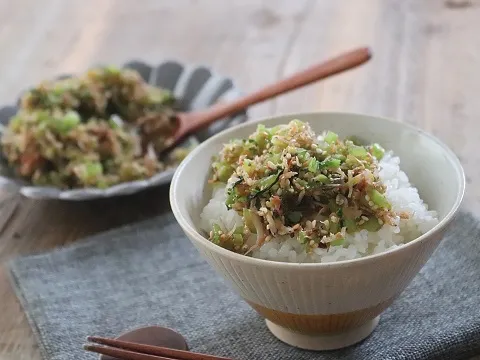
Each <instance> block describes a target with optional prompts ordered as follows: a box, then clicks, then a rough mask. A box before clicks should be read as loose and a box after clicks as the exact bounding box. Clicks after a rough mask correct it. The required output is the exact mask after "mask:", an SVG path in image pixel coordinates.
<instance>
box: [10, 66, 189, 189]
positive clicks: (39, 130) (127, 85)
mask: <svg viewBox="0 0 480 360" xmlns="http://www.w3.org/2000/svg"><path fill="white" fill-rule="evenodd" d="M174 104H175V99H174V97H173V96H172V94H171V93H170V92H169V91H166V90H163V89H160V88H156V87H153V86H151V85H149V84H147V83H146V82H145V81H144V80H143V79H142V77H141V76H140V74H139V73H137V72H136V71H134V70H131V69H118V68H115V67H104V68H97V69H92V70H89V71H88V72H86V73H85V74H83V75H81V76H77V77H72V78H66V79H61V80H56V81H52V82H46V83H42V84H40V85H39V86H37V87H35V88H33V89H31V90H30V91H28V92H27V93H26V94H25V95H24V96H23V98H22V100H21V105H20V109H19V111H18V113H17V114H16V116H14V117H13V118H12V119H11V121H10V123H9V125H8V128H6V129H5V131H4V133H3V136H2V149H3V153H4V156H5V157H6V158H7V160H8V161H9V163H10V165H11V166H12V167H14V168H15V170H16V171H17V172H18V173H19V175H21V176H22V177H24V178H26V179H28V180H30V181H32V183H33V184H36V185H53V186H56V187H59V188H63V189H68V188H81V187H98V188H105V187H109V186H112V185H114V184H118V183H122V182H126V181H132V180H139V179H146V178H149V177H151V176H153V175H154V174H156V173H157V172H159V171H161V170H163V169H165V168H166V167H170V166H173V165H175V163H178V162H179V161H181V160H182V158H183V157H184V156H185V154H184V152H185V151H183V152H182V150H180V149H178V150H177V151H174V152H172V153H171V154H170V155H169V156H168V157H167V158H165V159H160V158H159V155H158V154H159V153H160V151H161V150H163V148H164V147H165V146H166V145H169V144H166V142H168V140H169V139H170V135H171V134H172V132H173V131H174V130H175V127H176V126H177V124H176V121H175V117H174V115H175V112H174V109H173V106H174Z"/></svg>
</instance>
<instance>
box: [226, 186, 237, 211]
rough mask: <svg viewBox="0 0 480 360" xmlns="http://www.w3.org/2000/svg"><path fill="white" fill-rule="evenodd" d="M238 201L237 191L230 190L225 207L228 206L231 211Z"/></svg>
mask: <svg viewBox="0 0 480 360" xmlns="http://www.w3.org/2000/svg"><path fill="white" fill-rule="evenodd" d="M236 200H237V193H236V191H235V189H228V190H227V199H226V200H225V205H227V209H231V208H232V205H233V204H235V202H236Z"/></svg>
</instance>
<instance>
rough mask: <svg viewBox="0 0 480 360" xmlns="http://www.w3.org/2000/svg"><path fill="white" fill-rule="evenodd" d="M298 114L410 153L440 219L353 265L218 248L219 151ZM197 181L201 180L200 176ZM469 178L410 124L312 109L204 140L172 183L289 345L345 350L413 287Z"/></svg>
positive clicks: (184, 215) (195, 232)
mask: <svg viewBox="0 0 480 360" xmlns="http://www.w3.org/2000/svg"><path fill="white" fill-rule="evenodd" d="M292 119H299V120H302V121H307V122H309V123H310V125H311V126H312V128H313V130H314V131H315V132H317V133H320V132H321V131H323V130H332V131H334V132H336V133H338V134H339V135H340V137H342V138H343V137H346V136H352V135H355V136H357V137H360V138H361V139H363V140H365V141H366V142H378V143H379V144H380V145H382V146H383V147H384V148H385V149H387V150H392V151H393V152H394V153H395V155H397V156H399V157H400V159H401V168H402V170H404V171H405V172H406V173H407V175H408V177H409V180H410V181H411V183H412V184H413V185H414V186H415V187H417V188H418V190H419V192H420V196H421V198H422V199H423V200H424V201H425V202H426V203H428V204H429V207H430V208H431V209H434V210H436V211H437V212H438V218H439V223H438V225H436V226H435V227H434V228H433V229H432V230H430V231H428V232H427V233H425V234H424V235H422V236H420V237H419V238H417V239H415V240H413V241H411V242H409V243H408V244H405V245H402V246H399V247H397V248H395V249H392V250H387V251H386V252H383V253H380V254H376V255H372V256H368V257H364V258H359V259H353V260H347V261H340V262H333V263H320V264H311V263H306V264H298V263H282V262H274V261H268V260H262V259H255V258H251V257H246V256H243V255H239V254H236V253H233V252H231V251H228V250H225V249H223V248H221V247H219V246H217V245H214V244H213V243H211V242H210V241H208V240H207V239H206V238H205V236H204V235H205V234H204V233H203V232H202V231H201V230H200V213H201V211H202V209H203V207H204V206H205V205H206V203H207V202H208V200H209V199H210V198H211V189H210V188H209V186H208V185H207V179H208V177H209V174H210V163H211V157H212V156H213V155H215V154H218V152H219V150H220V149H221V148H222V145H223V144H224V143H226V142H227V141H228V140H229V139H231V138H242V137H246V136H248V135H249V134H251V133H252V132H254V131H255V129H256V126H257V124H258V123H262V124H265V125H266V126H267V127H269V126H274V125H278V124H282V123H287V122H288V121H290V120H292ZM192 179H195V180H194V181H192ZM464 190H465V179H464V173H463V169H462V166H461V164H460V162H459V160H458V158H457V157H456V156H455V154H454V153H453V152H452V151H451V150H450V149H449V148H448V147H447V146H446V145H444V144H443V143H441V142H440V141H439V140H438V139H436V138H434V137H433V136H431V135H429V134H427V133H425V132H423V131H421V130H419V129H417V128H414V127H412V126H410V125H408V124H405V123H401V122H397V121H393V120H388V119H383V118H378V117H373V116H368V115H360V114H348V113H305V114H291V115H283V116H276V117H272V118H269V119H262V120H259V121H256V122H253V123H247V124H243V125H240V126H237V127H235V128H232V129H229V130H226V131H223V132H222V133H220V134H218V135H216V136H214V137H212V138H211V139H209V140H207V141H206V142H205V143H203V144H201V145H200V146H199V147H198V148H197V149H196V150H194V151H193V152H192V153H191V154H190V155H189V156H188V157H187V158H186V159H185V160H184V161H183V162H182V164H181V165H180V167H179V168H178V170H177V172H176V174H175V175H174V177H173V180H172V185H171V188H170V202H171V205H172V209H173V212H174V215H175V217H176V219H177V221H178V222H179V224H180V226H181V227H182V228H183V230H184V231H185V233H186V235H187V236H188V237H189V239H190V240H191V241H192V243H193V244H194V245H195V247H196V248H197V249H198V250H199V251H200V253H201V254H202V256H204V257H205V258H206V259H207V261H208V262H209V263H210V264H211V265H212V266H213V267H214V268H215V269H216V270H217V271H218V272H219V273H220V274H221V275H222V276H223V277H224V278H225V279H226V280H227V281H228V282H229V283H230V284H231V286H232V287H233V288H234V289H235V290H236V291H237V292H238V293H239V294H240V296H241V297H242V298H243V299H245V300H246V301H247V302H248V303H249V304H250V305H251V306H252V307H253V308H254V309H255V310H256V311H257V312H258V313H259V314H260V315H261V316H263V317H264V318H266V320H267V325H268V327H269V329H270V330H271V331H272V332H273V334H274V335H275V336H277V337H278V338H279V339H281V340H282V341H284V342H286V343H289V344H291V345H293V346H298V347H301V348H306V349H311V350H324V349H335V348H340V347H345V346H348V345H351V344H353V343H356V342H358V341H360V340H362V339H364V338H365V337H366V336H368V335H369V334H370V333H371V332H372V331H373V329H374V328H375V326H376V324H377V323H378V318H379V315H380V313H381V312H382V311H384V310H385V309H386V308H387V307H388V306H389V305H390V304H391V303H392V302H393V301H394V300H395V299H396V298H397V297H398V296H399V295H400V294H401V292H402V291H403V290H404V289H405V288H406V287H407V285H408V284H409V283H410V282H411V280H412V279H413V277H414V276H415V275H416V274H417V273H418V272H419V270H420V269H421V268H422V267H423V265H424V264H425V263H426V261H427V260H428V259H429V257H430V256H431V255H432V253H433V252H434V250H435V249H436V247H437V246H438V244H439V243H440V241H441V239H442V236H443V234H444V232H445V230H446V228H447V227H448V225H449V224H450V222H451V221H452V219H453V217H454V215H455V214H456V213H457V211H458V208H459V206H460V204H461V201H462V199H463V194H464Z"/></svg>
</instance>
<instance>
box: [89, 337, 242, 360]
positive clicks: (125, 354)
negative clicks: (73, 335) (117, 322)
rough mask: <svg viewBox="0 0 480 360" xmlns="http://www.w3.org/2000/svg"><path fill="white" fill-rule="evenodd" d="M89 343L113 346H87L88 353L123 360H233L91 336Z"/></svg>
mask: <svg viewBox="0 0 480 360" xmlns="http://www.w3.org/2000/svg"><path fill="white" fill-rule="evenodd" d="M87 340H88V341H91V342H94V343H97V344H101V345H108V346H111V347H110V348H109V347H105V346H99V345H90V344H88V345H85V346H84V349H85V350H87V351H92V352H96V353H98V354H103V355H109V356H113V357H116V358H118V359H122V360H233V359H231V358H226V357H221V356H213V355H207V354H199V353H194V352H190V351H184V350H177V349H170V348H166V347H160V346H152V345H144V344H138V343H133V342H129V341H122V340H115V339H108V338H103V337H99V336H89V337H88V338H87Z"/></svg>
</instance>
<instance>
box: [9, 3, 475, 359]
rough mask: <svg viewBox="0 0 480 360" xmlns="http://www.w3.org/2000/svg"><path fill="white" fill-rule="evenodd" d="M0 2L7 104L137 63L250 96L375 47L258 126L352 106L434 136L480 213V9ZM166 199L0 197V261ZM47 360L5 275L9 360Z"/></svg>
mask: <svg viewBox="0 0 480 360" xmlns="http://www.w3.org/2000/svg"><path fill="white" fill-rule="evenodd" d="M458 2H459V1H453V0H445V1H443V0H424V1H415V0H384V1H383V0H364V1H361V2H360V1H356V0H341V1H320V0H318V1H317V0H298V1H290V0H277V1H275V2H272V1H258V0H235V1H233V0H231V1H223V0H209V1H208V2H207V1H198V0H197V1H195V0H176V1H158V0H144V1H142V2H134V1H132V0H116V1H114V0H96V1H93V0H70V1H68V2H67V1H63V0H44V1H36V0H22V1H17V0H0V45H1V49H2V51H1V54H0V79H1V81H0V101H1V102H2V103H6V102H11V101H14V100H15V99H16V96H17V94H18V93H19V92H20V91H21V90H22V89H24V88H25V87H27V86H29V85H31V84H32V83H35V82H38V81H40V80H42V79H44V78H48V77H51V76H54V75H57V74H59V73H65V72H72V71H73V72H79V71H82V70H84V69H86V68H87V67H88V66H90V65H92V64H96V63H116V64H121V63H122V62H124V61H127V60H130V59H131V58H132V56H136V57H139V58H142V59H143V60H146V61H150V62H155V61H158V60H160V59H165V58H172V57H173V58H179V59H183V60H185V61H189V62H193V63H205V64H208V65H211V66H213V67H214V68H215V69H217V70H218V71H220V72H222V73H224V74H228V75H231V76H233V77H235V78H236V79H237V82H238V84H239V85H240V86H241V87H242V88H244V89H245V90H254V89H257V88H260V87H261V86H262V85H265V84H268V83H271V82H273V81H275V80H277V79H280V78H281V77H284V76H287V75H290V74H292V73H293V72H295V71H298V70H299V69H301V68H305V67H307V66H309V65H312V64H314V63H316V62H319V61H321V60H322V59H325V58H327V57H329V56H332V55H334V54H337V53H340V52H341V51H344V50H348V49H351V48H354V47H358V46H363V45H364V44H366V45H369V46H371V47H372V49H373V50H374V57H373V59H372V60H371V61H370V62H369V64H367V65H366V66H364V67H362V68H361V69H357V70H354V71H351V72H347V73H345V74H342V75H339V76H337V77H335V78H332V79H328V80H326V81H325V82H322V83H319V84H315V85H311V86H309V87H307V88H305V89H304V90H302V91H299V92H294V93H291V94H288V95H285V96H283V97H280V98H278V99H276V100H275V101H271V102H269V103H265V104H262V105H258V106H255V107H254V108H252V109H251V112H250V113H251V115H252V117H263V116H268V115H271V114H276V113H285V112H296V111H314V110H346V111H361V112H367V113H370V114H374V115H382V116H387V117H394V118H398V119H400V120H401V121H406V122H409V123H412V124H415V125H417V126H419V127H422V128H424V129H426V130H428V131H431V132H433V133H434V134H436V135H437V136H438V137H439V138H441V139H442V140H443V141H445V142H446V143H447V144H448V145H449V146H451V147H452V149H453V150H454V151H455V152H456V153H457V154H458V155H459V157H460V158H461V160H462V163H463V165H464V166H465V170H466V173H467V181H468V187H467V198H466V201H465V204H464V208H466V209H469V210H472V211H474V212H476V213H479V212H480V187H478V186H475V185H476V183H477V181H480V152H478V151H477V150H476V146H477V143H478V133H479V130H480V126H479V125H478V119H479V118H480V102H479V101H477V100H476V96H477V94H478V93H480V69H479V67H478V64H479V63H480V61H479V60H480V37H478V33H479V31H480V22H479V21H478V19H480V1H479V0H471V1H461V2H462V4H460V5H458V4H457V3H458ZM164 190H165V189H163V191H162V189H160V190H157V191H150V192H147V193H144V194H139V195H137V196H131V197H127V198H123V199H117V200H114V201H111V200H110V201H99V202H93V203H85V204H65V203H60V202H38V201H32V200H27V199H23V198H21V197H19V196H12V195H11V194H2V195H1V198H2V199H3V201H2V203H1V205H0V261H1V262H6V261H8V260H9V259H11V258H12V257H15V256H18V255H22V254H29V253H37V252H42V251H47V250H50V249H53V248H55V247H59V246H63V245H67V244H69V243H71V242H73V241H76V240H77V239H80V238H82V237H84V236H86V235H89V234H93V233H96V232H99V231H103V230H107V229H110V228H112V227H115V226H119V225H122V224H125V223H129V222H133V221H136V220H139V219H143V218H146V217H150V216H153V215H154V214H156V213H158V211H160V210H161V209H162V208H164V207H165V206H166V204H167V203H168V199H167V197H166V196H165V191H164ZM13 359H15V360H23V359H29V360H30V359H40V354H39V352H38V348H37V345H36V341H35V339H34V338H33V335H32V332H31V330H30V328H29V326H28V323H27V320H26V318H25V316H24V314H23V311H22V309H21V306H20V304H19V303H18V302H17V300H16V298H15V295H14V293H13V291H12V289H11V287H10V285H9V283H8V276H7V273H6V270H5V267H2V268H1V269H0V360H13Z"/></svg>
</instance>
